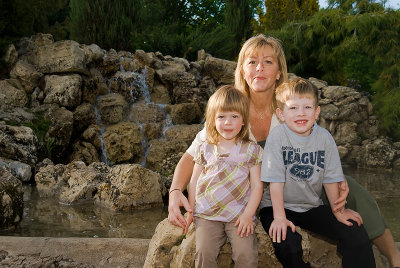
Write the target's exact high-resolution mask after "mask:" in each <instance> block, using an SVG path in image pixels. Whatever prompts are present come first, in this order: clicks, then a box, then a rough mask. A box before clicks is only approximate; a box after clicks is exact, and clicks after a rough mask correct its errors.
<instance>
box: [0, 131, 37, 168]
mask: <svg viewBox="0 0 400 268" xmlns="http://www.w3.org/2000/svg"><path fill="white" fill-rule="evenodd" d="M37 146H38V140H37V138H36V136H35V134H34V133H33V130H32V129H30V128H29V127H25V126H9V125H2V124H0V156H1V157H4V158H7V159H12V160H16V161H19V162H23V163H27V164H29V165H30V166H32V167H33V166H35V164H36V161H37V155H36V152H37Z"/></svg>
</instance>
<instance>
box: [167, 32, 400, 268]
mask: <svg viewBox="0 0 400 268" xmlns="http://www.w3.org/2000/svg"><path fill="white" fill-rule="evenodd" d="M285 80H287V67H286V59H285V55H284V52H283V49H282V47H281V44H280V43H279V41H278V40H276V39H275V38H273V37H267V36H264V35H258V36H255V37H252V38H250V39H249V40H247V41H246V42H245V43H244V45H243V47H242V49H241V51H240V53H239V58H238V63H237V66H236V70H235V87H236V88H238V89H239V90H241V91H243V92H244V93H245V94H246V95H247V97H248V98H249V99H250V125H251V128H250V132H251V137H252V138H253V139H254V140H256V141H257V142H258V143H259V144H260V145H261V146H262V147H264V143H265V140H266V138H267V136H268V133H269V131H270V129H271V128H273V127H274V126H276V125H277V124H279V121H278V119H277V117H276V116H275V114H274V111H275V110H276V102H275V88H276V87H277V86H279V85H280V84H281V83H282V82H283V81H285ZM205 135H206V134H205V130H204V129H203V130H202V131H200V132H199V133H198V134H197V136H196V138H195V140H194V141H193V143H192V145H191V146H190V147H189V149H188V150H187V151H186V152H185V153H184V155H183V156H182V158H181V159H180V161H179V162H178V164H177V166H176V168H175V172H174V177H173V181H172V184H171V188H170V195H169V206H168V212H169V214H168V220H169V221H170V222H171V223H172V224H174V225H177V226H180V227H181V228H182V229H183V230H184V231H187V228H188V227H189V226H188V225H187V223H186V221H185V218H184V217H183V216H182V214H181V211H180V207H182V206H183V207H184V208H185V209H186V210H187V211H191V210H190V208H189V204H188V201H187V199H186V197H185V196H184V195H183V194H182V190H183V189H185V187H186V185H187V184H188V182H189V179H190V177H191V174H192V171H193V166H194V162H193V155H194V150H195V148H196V147H197V146H198V145H199V144H200V143H201V142H202V141H204V140H205V139H206V136H205ZM347 180H348V181H349V184H348V185H347V182H346V180H345V182H343V183H341V184H340V197H339V198H338V200H336V202H335V205H336V208H339V207H343V206H344V203H345V202H346V197H347V195H348V193H349V188H350V189H351V195H350V196H349V197H348V200H349V203H348V205H349V207H350V208H351V209H353V210H355V211H358V212H359V213H360V214H361V216H362V218H363V222H364V227H365V228H366V230H367V232H368V235H369V237H370V239H372V241H373V243H374V244H375V245H376V246H377V247H378V248H379V250H380V251H381V252H382V253H383V254H384V255H385V256H386V257H387V258H388V260H389V261H390V263H391V265H392V266H393V267H396V266H400V253H399V251H398V250H397V248H396V246H395V244H394V240H393V236H392V234H391V232H390V230H389V228H388V227H387V225H386V223H385V221H384V219H383V217H382V215H381V214H380V210H379V207H378V206H377V204H376V202H375V200H374V199H373V198H372V196H371V195H370V194H369V193H368V192H367V191H366V190H365V189H363V188H362V186H360V185H359V184H358V183H356V182H355V181H354V180H353V179H352V178H350V177H349V178H347ZM262 207H264V204H263V201H261V204H260V208H262ZM354 220H355V221H357V219H356V217H355V218H354ZM267 231H268V230H267Z"/></svg>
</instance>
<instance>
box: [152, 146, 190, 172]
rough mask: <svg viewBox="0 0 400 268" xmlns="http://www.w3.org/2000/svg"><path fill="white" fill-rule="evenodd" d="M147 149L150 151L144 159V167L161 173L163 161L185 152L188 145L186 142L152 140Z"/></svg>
mask: <svg viewBox="0 0 400 268" xmlns="http://www.w3.org/2000/svg"><path fill="white" fill-rule="evenodd" d="M149 147H150V149H149V152H148V154H147V157H146V167H147V168H149V169H151V170H154V171H161V170H163V160H165V159H167V158H168V157H170V156H171V155H175V154H179V153H180V152H185V151H186V149H187V148H188V145H187V143H186V142H184V141H179V140H172V141H164V140H152V141H151V143H150V146H149Z"/></svg>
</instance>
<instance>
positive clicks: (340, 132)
mask: <svg viewBox="0 0 400 268" xmlns="http://www.w3.org/2000/svg"><path fill="white" fill-rule="evenodd" d="M356 128H357V124H356V123H353V122H347V121H346V122H344V123H342V124H340V125H338V126H337V127H336V130H335V133H334V134H333V137H334V138H335V141H336V145H344V144H352V145H359V144H360V143H361V138H360V136H359V135H358V133H357V131H356Z"/></svg>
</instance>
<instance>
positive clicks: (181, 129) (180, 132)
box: [165, 124, 204, 144]
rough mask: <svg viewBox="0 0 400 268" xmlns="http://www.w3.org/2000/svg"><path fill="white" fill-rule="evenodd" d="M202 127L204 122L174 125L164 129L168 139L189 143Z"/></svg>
mask: <svg viewBox="0 0 400 268" xmlns="http://www.w3.org/2000/svg"><path fill="white" fill-rule="evenodd" d="M203 128H204V124H193V125H174V126H171V127H169V128H168V129H167V130H166V131H165V136H166V137H167V139H168V140H177V141H184V142H186V143H187V144H191V143H192V141H193V140H194V138H195V137H196V135H197V133H198V132H199V131H200V130H202V129H203Z"/></svg>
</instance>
